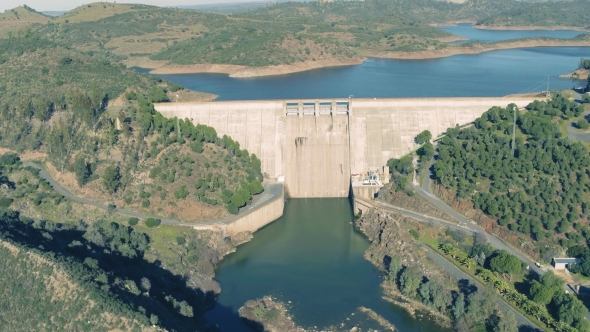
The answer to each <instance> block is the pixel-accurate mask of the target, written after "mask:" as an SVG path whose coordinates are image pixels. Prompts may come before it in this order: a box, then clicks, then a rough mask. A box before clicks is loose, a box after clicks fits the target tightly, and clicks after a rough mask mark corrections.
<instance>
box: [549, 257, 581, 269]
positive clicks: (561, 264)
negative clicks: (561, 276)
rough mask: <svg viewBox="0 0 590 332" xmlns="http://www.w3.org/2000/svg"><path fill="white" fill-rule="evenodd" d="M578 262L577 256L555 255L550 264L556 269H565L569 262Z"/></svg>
mask: <svg viewBox="0 0 590 332" xmlns="http://www.w3.org/2000/svg"><path fill="white" fill-rule="evenodd" d="M578 263H580V259H579V258H557V257H553V260H552V261H551V265H553V267H554V268H555V269H556V270H565V269H567V268H569V267H570V265H571V264H578Z"/></svg>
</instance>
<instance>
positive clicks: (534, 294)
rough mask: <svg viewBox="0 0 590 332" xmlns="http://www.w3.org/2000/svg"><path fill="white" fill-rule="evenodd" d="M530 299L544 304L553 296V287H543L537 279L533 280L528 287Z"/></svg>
mask: <svg viewBox="0 0 590 332" xmlns="http://www.w3.org/2000/svg"><path fill="white" fill-rule="evenodd" d="M529 292H530V294H531V299H532V300H533V301H535V302H536V303H538V304H540V305H544V306H546V305H547V304H549V302H551V299H552V298H553V294H554V292H553V289H551V288H548V287H545V286H544V285H543V284H542V283H540V282H538V281H536V280H535V281H533V284H532V285H531V289H530V291H529Z"/></svg>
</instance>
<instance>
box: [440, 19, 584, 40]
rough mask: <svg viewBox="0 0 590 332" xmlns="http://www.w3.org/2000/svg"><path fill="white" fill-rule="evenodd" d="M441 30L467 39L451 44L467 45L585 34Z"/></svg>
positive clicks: (467, 27)
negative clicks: (469, 43) (474, 42)
mask: <svg viewBox="0 0 590 332" xmlns="http://www.w3.org/2000/svg"><path fill="white" fill-rule="evenodd" d="M438 28H439V29H441V30H444V31H447V32H450V33H452V34H453V35H455V36H461V37H465V38H467V40H460V41H456V42H453V43H467V42H472V41H479V42H483V43H494V42H499V41H503V40H510V39H521V38H539V37H549V38H567V39H569V38H574V37H576V36H578V35H580V34H586V33H587V32H585V31H578V30H485V29H474V28H473V25H471V24H469V23H461V24H457V25H451V26H443V27H438Z"/></svg>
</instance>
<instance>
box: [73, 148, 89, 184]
mask: <svg viewBox="0 0 590 332" xmlns="http://www.w3.org/2000/svg"><path fill="white" fill-rule="evenodd" d="M90 166H91V165H90V163H87V162H86V160H84V157H82V156H78V157H77V158H76V161H75V162H74V174H76V180H77V181H78V185H79V186H80V187H82V186H83V185H85V184H86V183H87V182H88V180H89V179H90V177H91V176H92V167H90Z"/></svg>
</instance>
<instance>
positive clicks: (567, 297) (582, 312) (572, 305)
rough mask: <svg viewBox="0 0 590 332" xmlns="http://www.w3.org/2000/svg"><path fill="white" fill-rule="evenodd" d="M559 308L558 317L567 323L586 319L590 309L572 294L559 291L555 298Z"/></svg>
mask: <svg viewBox="0 0 590 332" xmlns="http://www.w3.org/2000/svg"><path fill="white" fill-rule="evenodd" d="M554 303H555V306H556V307H557V308H558V309H557V317H558V319H559V320H560V321H562V322H565V323H567V324H570V325H571V324H574V323H576V322H577V321H580V320H582V319H584V317H585V316H586V313H587V312H588V310H587V309H586V307H585V306H584V303H582V301H580V300H578V298H577V297H575V296H573V295H571V294H565V293H559V294H558V295H556V296H555V298H554Z"/></svg>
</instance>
